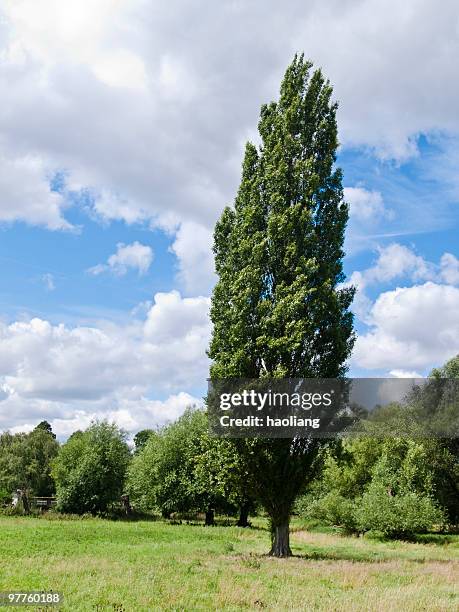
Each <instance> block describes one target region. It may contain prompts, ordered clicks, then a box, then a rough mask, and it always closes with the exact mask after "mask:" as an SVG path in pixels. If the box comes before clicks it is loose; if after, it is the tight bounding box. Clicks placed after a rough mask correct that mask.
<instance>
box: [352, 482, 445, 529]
mask: <svg viewBox="0 0 459 612" xmlns="http://www.w3.org/2000/svg"><path fill="white" fill-rule="evenodd" d="M355 519H356V523H357V526H358V528H359V529H360V530H361V531H369V530H372V531H380V532H382V533H383V534H384V535H385V536H388V537H408V536H412V535H413V534H415V533H423V532H425V531H428V530H430V529H432V528H433V527H434V526H437V527H438V526H442V525H443V523H444V521H445V517H444V513H443V512H442V510H441V509H440V508H439V507H438V506H437V505H436V504H435V502H434V501H433V500H432V498H431V497H429V496H428V495H422V494H420V493H415V492H412V491H411V492H407V493H400V494H399V495H390V494H389V492H388V490H387V488H386V487H385V486H384V484H383V483H382V482H380V481H378V480H375V481H374V482H372V483H371V485H370V487H369V489H368V491H367V492H366V493H364V494H363V496H362V499H361V502H360V503H359V504H358V506H357V509H356V511H355Z"/></svg>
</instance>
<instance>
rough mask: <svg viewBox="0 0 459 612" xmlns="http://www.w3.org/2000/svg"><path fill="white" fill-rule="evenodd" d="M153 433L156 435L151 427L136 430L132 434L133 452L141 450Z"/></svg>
mask: <svg viewBox="0 0 459 612" xmlns="http://www.w3.org/2000/svg"><path fill="white" fill-rule="evenodd" d="M154 435H156V432H155V431H154V430H153V429H142V431H139V432H137V433H136V434H135V436H134V446H135V451H134V452H136V453H138V452H139V451H141V450H142V449H143V448H144V446H145V444H146V443H147V442H148V440H149V439H150V437H151V436H154Z"/></svg>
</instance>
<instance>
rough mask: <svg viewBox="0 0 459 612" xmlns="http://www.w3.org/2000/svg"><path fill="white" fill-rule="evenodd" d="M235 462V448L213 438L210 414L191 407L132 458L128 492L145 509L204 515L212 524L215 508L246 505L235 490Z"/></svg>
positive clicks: (165, 514)
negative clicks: (201, 513) (210, 430)
mask: <svg viewBox="0 0 459 612" xmlns="http://www.w3.org/2000/svg"><path fill="white" fill-rule="evenodd" d="M230 453H232V454H230ZM237 461H238V457H237V456H236V455H235V453H234V450H233V448H232V447H231V446H229V445H228V444H225V441H223V440H219V439H216V438H214V437H211V436H210V435H209V433H208V423H207V415H206V413H205V412H204V411H202V410H197V409H193V408H189V409H187V410H186V411H185V413H184V414H183V415H182V416H181V417H180V418H179V419H178V420H177V421H176V422H175V423H172V424H171V425H168V426H166V427H164V428H163V429H162V430H161V431H160V432H159V433H158V434H157V435H155V436H151V437H150V438H149V440H148V442H147V443H146V445H145V446H144V448H143V449H142V450H141V451H140V452H139V453H138V454H136V455H135V456H134V458H133V461H132V464H131V466H130V469H129V478H128V485H127V486H128V491H129V494H130V496H131V499H132V500H133V502H134V503H135V504H136V505H137V507H139V508H141V509H143V510H147V509H152V508H155V507H156V508H158V509H159V510H160V511H161V513H162V514H163V516H164V517H168V516H170V514H171V513H172V512H193V511H201V512H205V515H206V524H208V525H211V524H213V522H214V512H215V510H222V511H223V510H226V511H228V510H230V509H231V507H234V505H242V504H243V503H248V500H249V498H244V499H243V495H242V494H241V493H240V492H241V491H242V489H240V488H239V489H237V485H238V484H239V483H240V481H239V480H238V475H239V472H238V471H237V469H236V463H237ZM242 500H243V501H242Z"/></svg>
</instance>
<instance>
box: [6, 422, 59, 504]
mask: <svg viewBox="0 0 459 612" xmlns="http://www.w3.org/2000/svg"><path fill="white" fill-rule="evenodd" d="M55 438H56V436H55V435H54V434H53V433H52V431H51V429H50V428H49V429H48V428H43V427H42V426H41V424H40V425H38V426H37V427H36V428H35V429H34V430H33V431H31V432H30V433H18V434H14V435H13V434H10V433H9V432H4V433H2V434H1V435H0V489H3V490H4V491H7V492H8V493H10V494H11V493H12V492H13V491H15V490H16V489H21V490H23V491H25V492H26V494H27V495H36V496H44V497H48V496H51V495H53V494H54V491H55V487H54V481H53V479H52V477H51V462H52V460H53V459H54V458H55V457H56V455H57V453H58V451H59V443H58V442H57V441H56V439H55Z"/></svg>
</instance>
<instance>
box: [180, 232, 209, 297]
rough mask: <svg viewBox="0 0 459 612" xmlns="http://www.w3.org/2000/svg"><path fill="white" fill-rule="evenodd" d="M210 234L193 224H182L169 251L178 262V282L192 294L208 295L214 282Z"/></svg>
mask: <svg viewBox="0 0 459 612" xmlns="http://www.w3.org/2000/svg"><path fill="white" fill-rule="evenodd" d="M212 241H213V236H212V232H211V231H210V230H209V229H207V228H206V227H204V226H202V225H199V224H197V223H193V222H187V223H182V224H181V225H180V227H179V228H178V230H177V233H176V235H175V240H174V242H173V244H172V246H171V251H172V252H173V253H174V254H175V255H176V257H177V259H178V262H179V281H180V282H181V283H182V284H183V286H184V287H185V288H186V289H187V290H188V291H190V292H191V291H192V292H193V293H204V294H207V293H209V291H210V289H211V287H212V285H213V284H214V282H215V278H216V277H215V272H214V257H213V252H212Z"/></svg>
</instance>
